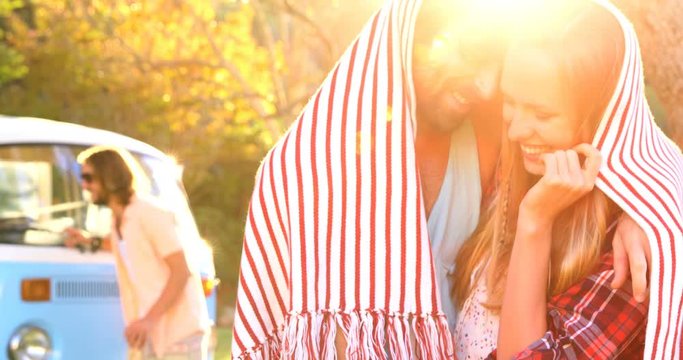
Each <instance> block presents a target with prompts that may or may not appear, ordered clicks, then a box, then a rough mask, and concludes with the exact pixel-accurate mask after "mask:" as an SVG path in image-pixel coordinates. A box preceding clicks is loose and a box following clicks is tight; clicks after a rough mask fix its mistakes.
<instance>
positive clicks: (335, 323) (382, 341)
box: [238, 310, 455, 360]
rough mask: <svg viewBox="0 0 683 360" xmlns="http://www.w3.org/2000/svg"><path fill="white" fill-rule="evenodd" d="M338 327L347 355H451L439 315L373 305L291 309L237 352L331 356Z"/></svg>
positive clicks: (260, 355) (252, 356)
mask: <svg viewBox="0 0 683 360" xmlns="http://www.w3.org/2000/svg"><path fill="white" fill-rule="evenodd" d="M338 329H339V330H341V332H342V333H343V334H344V338H345V339H346V349H345V354H346V358H347V359H359V360H365V359H380V360H387V359H454V358H455V355H454V351H453V343H452V338H451V334H450V332H449V330H448V325H447V324H446V319H445V317H444V315H442V314H421V315H413V314H397V313H392V314H387V313H385V312H383V311H375V310H367V311H352V312H332V311H319V312H309V313H300V314H298V313H292V314H290V315H288V316H287V318H286V321H285V324H284V326H283V327H282V329H281V330H280V331H278V332H276V333H274V334H273V335H272V336H271V337H269V338H268V339H267V341H265V342H264V343H262V344H261V346H259V347H256V348H253V349H251V350H247V351H245V352H244V353H242V354H241V355H240V356H239V357H238V358H240V359H294V360H299V359H302V360H303V359H326V360H328V359H329V360H333V359H336V358H337V349H336V342H335V340H336V336H337V330H338Z"/></svg>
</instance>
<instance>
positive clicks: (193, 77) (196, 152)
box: [0, 0, 683, 358]
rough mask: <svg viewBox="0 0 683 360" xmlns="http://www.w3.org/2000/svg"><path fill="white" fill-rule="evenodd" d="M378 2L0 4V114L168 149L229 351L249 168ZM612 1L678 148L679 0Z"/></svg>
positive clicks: (681, 85)
mask: <svg viewBox="0 0 683 360" xmlns="http://www.w3.org/2000/svg"><path fill="white" fill-rule="evenodd" d="M425 1H430V0H425ZM381 3H382V1H381V0H346V1H340V0H241V1H238V0H197V1H183V0H143V1H134V0H0V113H2V114H6V115H17V116H35V117H43V118H49V119H54V120H59V121H67V122H74V123H80V124H84V125H88V126H93V127H98V128H102V129H107V130H113V131H116V132H119V133H122V134H125V135H129V136H132V137H135V138H138V139H140V140H143V141H145V142H147V143H150V144H152V145H154V146H156V147H158V148H160V149H161V150H163V151H165V152H167V153H169V154H171V155H173V156H174V157H176V158H177V159H178V161H179V162H180V163H181V164H182V165H183V166H184V169H185V171H184V182H185V186H186V190H187V193H188V195H189V198H190V202H191V205H192V208H193V211H194V215H195V217H196V220H197V223H198V225H199V228H200V230H201V232H202V235H203V236H204V237H205V238H206V239H207V241H208V242H209V243H210V244H211V246H212V247H213V250H214V256H215V263H216V270H217V273H218V276H219V277H220V278H221V280H222V283H221V286H220V288H219V308H218V314H219V325H220V326H221V337H220V344H219V346H220V349H221V355H220V357H219V358H222V357H227V356H228V355H227V354H228V351H229V349H228V346H229V341H230V335H229V329H230V327H231V325H232V324H231V322H232V313H233V310H232V306H233V305H234V301H235V293H236V279H237V275H238V268H239V260H240V255H241V242H242V234H243V226H244V219H245V214H246V210H247V206H248V200H249V197H250V195H251V191H252V186H253V177H254V174H255V172H256V169H257V167H258V164H259V162H260V160H261V158H262V157H263V156H264V154H265V153H266V151H267V150H268V149H269V147H270V146H271V145H273V143H274V142H275V141H277V139H278V137H279V136H280V135H281V134H282V133H283V132H284V131H286V129H287V127H288V126H289V124H290V123H291V122H292V121H293V120H294V119H295V118H296V115H297V114H298V112H299V111H300V110H301V108H302V106H303V105H304V104H305V103H306V101H307V100H308V98H309V97H310V96H311V95H312V94H313V92H314V91H315V90H316V88H317V87H318V85H319V83H320V82H321V80H322V79H323V78H324V77H325V75H326V74H327V72H328V71H329V70H330V69H331V68H332V66H333V65H334V63H335V61H336V59H337V57H338V56H339V55H340V54H341V52H342V51H343V50H344V49H345V47H346V46H347V45H348V44H349V42H350V41H351V40H352V39H353V37H354V36H355V35H356V34H357V32H358V30H359V29H360V28H361V27H362V25H363V24H364V23H365V21H366V20H367V19H368V18H369V16H370V15H371V13H372V12H373V11H375V10H376V9H377V8H378V7H379V6H380V5H381ZM616 3H617V5H618V6H619V7H621V8H622V9H623V10H624V12H625V13H626V14H627V15H628V16H629V17H630V18H631V19H632V21H633V22H634V24H635V27H636V30H637V32H638V33H639V36H640V41H641V47H642V49H643V56H644V62H645V72H646V82H647V84H648V94H649V98H650V103H651V105H652V107H653V109H654V112H655V116H656V119H657V121H658V123H659V124H660V126H661V127H662V128H663V129H664V130H665V131H666V132H668V133H669V135H670V136H671V137H672V138H674V139H675V140H676V141H677V143H678V144H679V146H680V145H681V144H683V23H681V22H680V19H683V3H682V2H680V1H679V0H656V1H653V0H617V1H616ZM0 131H2V129H0Z"/></svg>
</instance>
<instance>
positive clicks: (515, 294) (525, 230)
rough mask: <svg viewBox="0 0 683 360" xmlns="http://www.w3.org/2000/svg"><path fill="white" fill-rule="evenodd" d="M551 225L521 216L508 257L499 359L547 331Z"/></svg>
mask: <svg viewBox="0 0 683 360" xmlns="http://www.w3.org/2000/svg"><path fill="white" fill-rule="evenodd" d="M551 236H552V222H550V223H542V222H539V221H536V220H533V221H530V220H526V219H525V218H524V216H523V214H522V213H520V218H519V222H518V226H517V233H516V234H515V243H514V246H513V248H512V254H511V256H510V265H509V267H508V274H507V281H506V285H505V294H504V295H503V305H502V309H501V315H500V316H501V317H500V328H499V331H498V357H499V358H500V359H509V358H510V357H512V356H513V355H514V354H517V353H518V352H520V351H522V350H523V349H525V348H526V347H527V346H528V345H529V344H531V343H532V342H534V341H535V340H537V339H540V338H541V337H543V334H545V332H546V330H547V323H546V301H547V299H546V291H547V284H548V272H549V268H548V267H549V260H550V246H551Z"/></svg>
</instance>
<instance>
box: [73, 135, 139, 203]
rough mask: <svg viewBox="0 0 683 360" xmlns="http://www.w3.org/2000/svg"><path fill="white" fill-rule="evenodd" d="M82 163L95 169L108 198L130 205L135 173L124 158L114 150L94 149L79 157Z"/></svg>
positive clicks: (97, 178)
mask: <svg viewBox="0 0 683 360" xmlns="http://www.w3.org/2000/svg"><path fill="white" fill-rule="evenodd" d="M78 160H79V162H80V163H87V164H89V165H90V166H92V167H93V170H94V171H95V177H96V180H99V181H100V182H101V183H102V188H103V189H104V191H106V196H107V197H111V196H114V197H115V198H116V200H117V201H118V202H119V203H121V204H122V205H128V203H129V202H130V198H131V196H133V194H134V193H135V191H134V189H133V172H132V171H131V169H130V167H129V166H128V164H127V163H126V160H124V158H123V156H121V154H120V153H119V152H118V151H117V150H114V149H111V148H104V147H94V148H90V149H88V150H86V151H84V152H83V153H82V154H81V155H80V156H79V159H78Z"/></svg>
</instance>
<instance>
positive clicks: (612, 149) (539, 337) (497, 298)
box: [454, 1, 683, 359]
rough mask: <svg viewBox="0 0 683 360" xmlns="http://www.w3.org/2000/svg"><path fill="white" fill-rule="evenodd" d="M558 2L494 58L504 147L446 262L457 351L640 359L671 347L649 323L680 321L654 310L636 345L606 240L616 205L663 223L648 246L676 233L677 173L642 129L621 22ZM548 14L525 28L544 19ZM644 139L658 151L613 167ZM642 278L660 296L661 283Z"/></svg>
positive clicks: (674, 155) (631, 51) (646, 120)
mask: <svg viewBox="0 0 683 360" xmlns="http://www.w3.org/2000/svg"><path fill="white" fill-rule="evenodd" d="M557 5H558V4H557V3H554V4H553V5H552V6H557ZM565 5H566V6H565V7H564V8H563V14H564V16H565V17H564V18H563V19H562V20H561V21H557V19H554V21H547V22H546V23H545V24H543V25H544V26H548V27H539V28H537V30H536V31H534V32H531V33H528V34H526V35H525V36H523V37H519V38H518V39H516V40H515V41H513V43H512V46H511V48H510V49H509V51H508V54H507V55H506V58H505V61H504V67H503V71H502V75H501V90H502V92H503V94H504V97H505V105H504V121H505V128H506V129H505V131H506V134H507V141H504V144H503V154H502V158H501V182H500V187H499V189H498V195H497V201H496V202H494V204H495V206H494V208H493V209H491V211H490V212H489V214H488V219H487V220H486V221H484V222H483V225H481V226H480V229H478V231H477V233H475V235H474V236H473V237H472V238H471V239H470V240H468V242H466V243H465V245H464V246H463V248H462V249H461V250H460V252H459V253H458V258H457V269H458V270H457V271H458V274H457V276H456V279H455V283H454V285H455V290H454V292H455V298H456V301H457V303H458V305H459V307H460V310H461V312H460V316H459V319H458V323H457V325H456V330H455V347H456V353H457V357H458V358H459V359H477V358H485V357H487V356H488V357H496V356H497V357H499V358H502V359H509V358H533V359H545V358H563V359H564V358H591V359H602V358H614V357H617V356H619V357H620V358H642V357H643V356H644V355H645V356H646V357H648V358H650V357H653V356H655V355H654V354H655V353H657V351H664V352H666V351H674V352H675V351H676V350H675V343H676V340H675V339H676V338H675V336H674V335H672V338H673V339H674V340H673V341H672V342H671V344H668V343H667V341H670V340H667V339H664V335H661V334H664V333H666V334H667V335H666V336H668V333H669V332H668V331H659V330H660V329H664V328H665V327H667V326H671V327H675V326H677V325H676V324H678V321H677V320H676V318H675V316H673V317H672V318H671V319H670V320H666V319H665V320H662V319H661V317H659V318H658V317H656V314H654V317H652V316H651V318H650V322H651V324H650V327H648V331H647V337H648V339H652V344H649V345H648V347H647V348H646V345H645V341H644V339H645V336H646V326H648V309H647V304H645V303H639V302H638V301H636V300H635V299H634V298H633V296H632V294H631V293H630V292H628V291H627V290H630V289H622V290H614V289H612V288H611V287H610V285H609V284H610V281H611V279H612V277H613V271H612V270H611V269H612V249H611V248H610V245H611V238H612V236H613V235H614V234H613V232H614V227H615V224H616V223H617V222H618V220H619V218H620V217H621V216H622V215H623V214H626V213H625V212H624V210H628V214H629V215H632V216H633V217H634V219H637V220H640V223H641V224H650V225H652V224H656V223H660V224H664V225H665V226H663V227H661V228H662V229H665V228H673V229H674V230H673V232H669V233H668V234H667V233H662V234H660V233H656V231H648V230H651V229H653V228H654V229H656V226H651V227H649V228H648V226H645V227H644V228H646V229H647V230H646V232H648V235H649V236H650V238H651V248H653V249H657V248H661V245H662V244H675V243H676V241H677V240H680V233H677V232H676V231H680V230H677V229H680V226H681V217H682V216H681V208H682V207H681V205H680V202H681V201H682V200H681V199H683V197H682V196H681V194H680V193H676V192H677V191H678V192H680V191H681V181H682V180H681V178H680V177H678V178H677V177H676V176H675V174H676V173H679V174H680V172H681V169H682V168H683V159H682V157H681V154H680V151H677V150H676V149H675V148H674V147H672V145H671V143H670V142H668V141H667V139H666V138H665V137H664V135H662V134H661V132H660V131H659V129H657V128H656V126H653V125H652V124H653V123H652V119H651V117H650V115H649V114H650V113H649V111H648V109H647V103H646V102H645V100H644V97H643V96H642V92H643V89H642V79H641V77H642V73H641V70H640V62H639V58H638V53H637V40H636V39H635V35H634V33H633V30H632V29H631V27H630V26H629V25H628V23H627V22H626V20H625V19H624V18H623V16H622V15H621V14H620V13H619V12H618V11H617V10H616V9H614V8H613V7H612V6H611V5H609V4H604V3H602V2H593V1H572V2H571V3H567V4H565ZM555 10H557V8H553V9H550V10H549V11H550V12H546V13H545V14H543V18H537V19H535V22H533V23H534V24H539V25H540V24H541V23H543V22H544V20H548V19H553V18H552V16H551V15H552V14H553V13H552V11H555ZM530 34H532V35H530ZM648 142H649V144H652V143H654V144H655V145H654V146H659V148H660V149H662V150H661V151H662V155H657V154H655V152H654V151H653V152H652V153H653V154H651V155H649V157H648V156H644V157H641V158H640V161H641V163H639V164H636V165H631V166H630V167H625V166H623V165H622V163H621V162H623V161H624V158H629V157H631V156H633V155H632V154H633V153H638V152H640V153H643V152H644V151H643V149H646V148H647V146H650V145H648ZM653 148H655V147H653ZM596 184H597V185H598V186H596ZM640 188H643V189H644V190H643V192H642V193H641V192H639V190H638V189H640ZM645 192H649V193H648V194H646V193H645ZM639 202H640V203H639ZM639 204H640V205H642V206H639ZM646 208H649V209H654V210H653V211H652V212H650V213H647V210H643V209H646ZM677 234H678V235H677ZM667 236H668V237H667ZM658 246H659V247H658ZM673 251H675V248H674V249H673ZM661 254H662V253H660V255H661ZM664 260H666V259H664ZM653 271H655V272H657V271H658V270H657V269H654V270H653ZM659 271H662V270H661V269H659ZM656 275H657V276H661V275H660V274H659V272H657V274H656ZM672 284H673V283H672ZM651 285H653V286H656V287H657V289H653V290H655V291H658V293H657V294H658V298H659V299H661V298H663V297H662V294H663V293H662V292H661V291H662V289H661V287H662V285H661V284H659V283H654V284H652V283H651ZM664 286H666V285H664ZM671 298H673V296H672V297H671ZM666 306H667V305H666V304H665V306H664V308H666ZM670 306H672V307H673V309H674V310H673V311H674V312H675V311H676V305H674V304H671V305H670ZM661 308H662V306H661V303H660V304H658V309H661ZM665 311H666V310H665ZM653 319H654V320H656V321H654V322H653V321H652V320H653ZM667 321H671V322H672V323H673V325H670V324H669V323H667ZM655 322H656V323H657V324H656V326H655V324H654V323H655ZM671 330H672V331H671V334H674V333H675V334H678V331H675V332H674V331H673V330H674V329H671ZM660 338H661V339H664V340H660ZM678 341H680V339H678ZM669 345H670V346H674V347H672V348H670V349H669V350H666V346H669ZM661 349H664V350H661ZM671 349H673V350H671ZM494 350H495V351H494ZM658 357H661V356H658Z"/></svg>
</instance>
